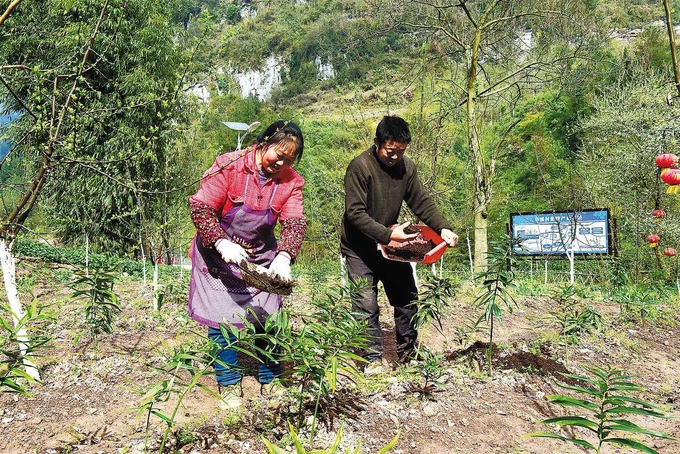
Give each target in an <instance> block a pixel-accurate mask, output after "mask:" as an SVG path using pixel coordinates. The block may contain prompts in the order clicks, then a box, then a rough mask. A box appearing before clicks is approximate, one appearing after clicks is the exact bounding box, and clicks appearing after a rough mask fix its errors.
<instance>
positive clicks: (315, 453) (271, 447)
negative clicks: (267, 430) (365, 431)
mask: <svg viewBox="0 0 680 454" xmlns="http://www.w3.org/2000/svg"><path fill="white" fill-rule="evenodd" d="M288 429H289V430H290V436H291V438H292V439H293V445H294V447H295V454H337V453H339V452H340V451H339V449H340V443H341V442H342V427H340V429H339V430H338V433H337V435H336V436H335V440H333V444H332V445H331V446H330V447H329V448H327V449H313V450H311V451H307V450H306V449H305V447H304V446H303V444H302V441H300V439H299V438H298V434H297V432H296V431H295V427H293V425H292V424H290V423H289V424H288ZM400 434H401V432H397V435H395V436H394V438H393V439H392V440H391V441H390V442H389V443H388V444H387V445H385V447H383V448H382V449H380V450H379V451H378V452H377V453H376V454H386V453H388V452H390V451H391V450H392V449H393V448H394V447H395V446H396V445H397V441H399V435H400ZM262 442H264V444H265V446H266V447H267V452H268V453H269V454H289V453H290V451H287V450H285V449H282V448H279V447H278V446H276V445H275V444H274V443H272V442H270V441H269V440H267V439H266V438H264V437H262ZM360 449H361V443H359V444H357V447H356V448H354V449H353V450H349V449H348V450H347V451H345V452H344V453H345V454H359V450H360Z"/></svg>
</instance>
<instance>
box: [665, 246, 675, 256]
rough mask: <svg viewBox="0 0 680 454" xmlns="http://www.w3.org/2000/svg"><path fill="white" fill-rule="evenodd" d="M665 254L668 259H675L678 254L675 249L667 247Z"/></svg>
mask: <svg viewBox="0 0 680 454" xmlns="http://www.w3.org/2000/svg"><path fill="white" fill-rule="evenodd" d="M663 254H664V255H665V256H668V257H675V256H676V254H677V251H676V250H675V248H672V247H667V248H665V249H664V250H663Z"/></svg>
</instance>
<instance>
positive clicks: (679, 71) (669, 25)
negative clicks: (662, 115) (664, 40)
mask: <svg viewBox="0 0 680 454" xmlns="http://www.w3.org/2000/svg"><path fill="white" fill-rule="evenodd" d="M663 8H664V10H665V12H666V30H667V31H668V41H670V46H671V59H672V61H673V75H674V77H675V88H676V89H677V90H678V96H680V68H679V67H678V54H677V51H676V49H675V34H674V33H673V16H672V9H671V5H670V3H669V1H668V0H663Z"/></svg>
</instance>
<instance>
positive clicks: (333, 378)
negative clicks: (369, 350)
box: [260, 285, 367, 427]
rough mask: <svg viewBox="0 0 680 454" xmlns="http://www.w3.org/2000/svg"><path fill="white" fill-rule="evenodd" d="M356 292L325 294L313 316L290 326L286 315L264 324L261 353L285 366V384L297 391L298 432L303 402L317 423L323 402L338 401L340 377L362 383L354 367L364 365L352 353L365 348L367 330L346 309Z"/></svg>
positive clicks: (314, 303) (343, 290)
mask: <svg viewBox="0 0 680 454" xmlns="http://www.w3.org/2000/svg"><path fill="white" fill-rule="evenodd" d="M355 291H356V288H355V287H354V286H352V285H350V287H339V288H333V289H330V290H329V291H328V292H327V293H326V299H325V300H320V301H312V302H311V304H312V307H313V312H312V313H309V314H302V315H301V316H300V319H301V320H300V323H299V325H297V326H293V324H292V323H291V320H290V316H289V313H288V312H287V311H285V310H284V311H281V312H279V313H278V314H276V316H273V317H269V318H268V319H267V320H266V321H265V323H264V327H263V330H264V334H262V335H261V336H262V339H263V340H264V341H265V342H266V343H267V347H265V348H263V349H261V350H260V351H263V352H264V353H265V354H266V355H268V356H269V357H270V358H272V359H273V360H275V361H279V362H285V363H286V364H289V365H290V366H289V368H288V369H287V374H286V375H287V377H286V379H287V381H289V382H290V383H292V384H293V387H295V388H297V389H298V420H297V427H300V426H301V425H302V422H303V420H304V414H303V413H304V412H303V406H304V400H305V399H306V398H313V400H314V404H313V414H312V416H313V418H314V421H315V422H316V419H317V416H318V413H319V411H320V408H321V404H322V403H323V402H330V401H332V400H333V397H334V396H336V395H337V392H338V391H339V387H340V386H341V383H343V382H342V381H341V380H340V378H341V377H344V378H347V379H349V381H358V380H361V379H362V377H361V374H360V373H359V371H358V370H357V368H356V367H357V366H356V364H360V363H361V362H362V361H363V359H362V358H361V357H360V356H358V355H357V354H356V353H355V352H356V351H360V350H362V349H364V348H365V347H366V345H367V337H366V325H365V324H364V323H361V322H358V321H357V320H356V319H355V318H354V316H353V314H352V313H351V312H350V311H349V309H347V308H348V307H349V301H350V298H351V295H352V293H353V292H355Z"/></svg>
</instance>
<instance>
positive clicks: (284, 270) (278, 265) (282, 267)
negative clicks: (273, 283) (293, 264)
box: [269, 251, 293, 281]
mask: <svg viewBox="0 0 680 454" xmlns="http://www.w3.org/2000/svg"><path fill="white" fill-rule="evenodd" d="M269 274H273V275H274V276H278V277H279V278H281V279H283V280H284V281H292V280H293V277H292V276H291V275H290V255H288V253H287V252H283V251H281V252H279V253H278V254H276V257H274V260H272V263H271V265H269Z"/></svg>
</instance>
